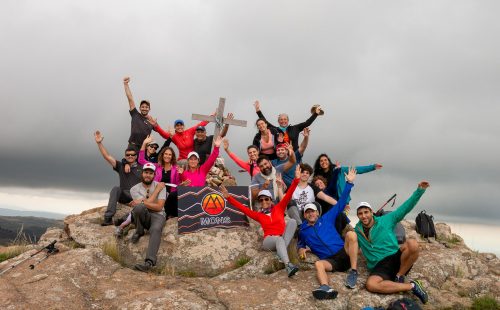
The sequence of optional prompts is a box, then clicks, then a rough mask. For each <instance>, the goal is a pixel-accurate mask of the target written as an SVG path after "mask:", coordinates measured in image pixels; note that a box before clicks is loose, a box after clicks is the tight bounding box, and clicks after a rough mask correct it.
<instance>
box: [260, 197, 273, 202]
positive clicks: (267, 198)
mask: <svg viewBox="0 0 500 310" xmlns="http://www.w3.org/2000/svg"><path fill="white" fill-rule="evenodd" d="M263 201H271V198H269V197H265V198H259V202H263Z"/></svg>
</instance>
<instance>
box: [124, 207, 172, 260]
mask: <svg viewBox="0 0 500 310" xmlns="http://www.w3.org/2000/svg"><path fill="white" fill-rule="evenodd" d="M132 213H133V218H134V224H135V227H136V232H137V233H138V234H139V235H143V234H144V229H147V230H148V231H149V244H148V250H147V252H146V260H151V261H152V262H153V265H156V254H158V249H159V248H160V242H161V232H162V231H163V226H165V222H166V219H165V215H164V214H163V212H152V211H149V210H148V208H146V206H145V205H144V204H142V203H141V204H140V205H137V206H135V207H134V209H133V210H132Z"/></svg>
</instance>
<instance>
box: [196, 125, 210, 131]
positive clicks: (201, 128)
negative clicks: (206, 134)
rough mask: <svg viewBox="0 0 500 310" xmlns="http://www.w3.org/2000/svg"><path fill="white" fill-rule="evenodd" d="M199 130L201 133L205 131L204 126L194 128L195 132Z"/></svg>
mask: <svg viewBox="0 0 500 310" xmlns="http://www.w3.org/2000/svg"><path fill="white" fill-rule="evenodd" d="M198 130H201V131H207V130H206V129H205V127H204V126H198V127H196V131H198Z"/></svg>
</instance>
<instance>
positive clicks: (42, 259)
mask: <svg viewBox="0 0 500 310" xmlns="http://www.w3.org/2000/svg"><path fill="white" fill-rule="evenodd" d="M58 252H59V249H58V248H56V247H52V248H50V249H49V250H48V251H47V254H45V256H44V257H42V258H41V259H39V260H37V261H36V262H34V263H33V264H31V265H30V266H29V268H30V269H34V268H35V266H36V265H38V264H40V263H41V262H42V261H44V260H45V259H47V258H48V257H49V256H50V255H53V254H56V253H58Z"/></svg>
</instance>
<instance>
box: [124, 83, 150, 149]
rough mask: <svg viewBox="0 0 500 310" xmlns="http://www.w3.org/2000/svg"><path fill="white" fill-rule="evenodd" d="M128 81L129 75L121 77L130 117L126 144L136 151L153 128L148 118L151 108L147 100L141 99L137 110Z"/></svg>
mask: <svg viewBox="0 0 500 310" xmlns="http://www.w3.org/2000/svg"><path fill="white" fill-rule="evenodd" d="M129 82H130V77H124V78H123V86H124V87H125V95H126V96H127V100H128V105H129V113H130V117H131V122H130V137H129V138H128V146H129V147H131V148H134V149H135V151H136V152H139V149H140V148H141V145H142V141H144V139H145V138H146V136H147V135H149V134H151V131H152V130H153V125H152V124H151V123H150V122H149V120H148V114H149V110H150V109H151V104H150V103H149V101H147V100H142V101H141V103H140V104H139V110H140V111H141V112H140V113H139V111H137V108H136V107H135V101H134V97H133V96H132V91H131V90H130V86H129V85H128V84H129Z"/></svg>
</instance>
